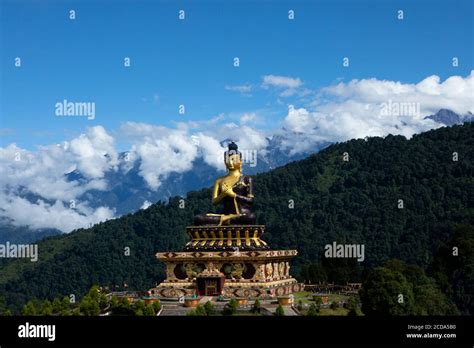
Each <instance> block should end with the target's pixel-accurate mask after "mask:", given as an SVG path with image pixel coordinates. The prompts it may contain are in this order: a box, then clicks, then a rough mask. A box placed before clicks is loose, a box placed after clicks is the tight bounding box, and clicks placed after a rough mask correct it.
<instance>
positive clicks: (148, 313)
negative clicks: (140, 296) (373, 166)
mask: <svg viewBox="0 0 474 348" xmlns="http://www.w3.org/2000/svg"><path fill="white" fill-rule="evenodd" d="M143 315H146V316H148V317H154V316H155V315H156V313H155V310H154V309H153V306H152V305H151V304H150V305H148V306H146V307H145V311H144V312H143Z"/></svg>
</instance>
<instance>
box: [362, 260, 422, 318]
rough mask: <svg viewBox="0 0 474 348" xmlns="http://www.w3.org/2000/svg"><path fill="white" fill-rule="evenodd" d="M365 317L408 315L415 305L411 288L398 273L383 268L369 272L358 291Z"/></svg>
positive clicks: (412, 311) (411, 312)
mask: <svg viewBox="0 0 474 348" xmlns="http://www.w3.org/2000/svg"><path fill="white" fill-rule="evenodd" d="M359 295H360V299H361V301H362V311H363V312H364V313H365V314H366V315H385V316H387V315H410V314H413V313H414V308H415V303H414V296H413V290H412V286H411V284H410V283H408V281H407V280H406V278H405V277H404V276H403V275H402V274H401V273H399V272H397V271H393V270H391V269H388V268H384V267H377V268H374V269H372V270H371V271H369V274H368V276H367V279H366V280H365V282H363V284H362V289H361V290H360V291H359Z"/></svg>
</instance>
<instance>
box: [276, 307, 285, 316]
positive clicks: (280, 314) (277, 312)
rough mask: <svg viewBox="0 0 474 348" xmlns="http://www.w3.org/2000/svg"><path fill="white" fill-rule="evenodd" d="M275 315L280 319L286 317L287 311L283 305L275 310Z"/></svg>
mask: <svg viewBox="0 0 474 348" xmlns="http://www.w3.org/2000/svg"><path fill="white" fill-rule="evenodd" d="M275 315H276V316H278V317H282V316H284V315H285V310H284V309H283V307H282V305H278V307H277V308H276V310H275Z"/></svg>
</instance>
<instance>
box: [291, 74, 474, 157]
mask: <svg viewBox="0 0 474 348" xmlns="http://www.w3.org/2000/svg"><path fill="white" fill-rule="evenodd" d="M473 83H474V72H471V74H470V75H469V76H467V77H465V78H463V77H459V76H452V77H450V78H448V79H446V80H445V81H444V82H440V78H439V77H438V76H430V77H427V78H426V79H424V80H422V81H421V82H419V83H417V84H404V83H401V82H397V81H386V80H377V79H364V80H352V81H350V82H348V83H343V82H341V83H339V84H337V85H335V86H330V87H326V88H323V89H322V90H321V91H320V93H319V95H318V98H317V99H316V100H315V101H314V102H313V103H312V104H311V106H312V109H313V110H308V109H307V108H293V107H292V106H290V107H289V110H288V114H287V116H286V117H285V119H284V127H285V128H286V129H287V130H288V131H290V132H293V133H295V134H299V136H296V135H295V136H293V139H294V142H293V143H292V144H289V147H291V148H292V151H298V150H304V149H306V148H308V147H311V146H312V145H314V144H315V143H317V142H321V141H332V142H333V141H345V140H348V139H352V138H363V137H366V136H385V135H387V134H401V135H404V136H406V137H408V138H409V137H411V136H412V135H413V134H414V133H419V132H423V131H427V130H429V129H433V128H437V127H440V126H441V125H440V124H438V123H436V122H434V121H432V120H430V119H424V117H425V116H427V115H431V114H433V113H436V112H437V111H439V110H440V109H442V108H447V109H451V110H453V111H454V112H457V113H459V114H461V115H464V114H467V113H468V112H473V111H474V107H473V105H474V104H473V100H474V99H473V95H474V88H473ZM302 137H304V138H305V139H306V140H305V142H304V143H303V142H302V141H301V140H302ZM289 138H291V137H289Z"/></svg>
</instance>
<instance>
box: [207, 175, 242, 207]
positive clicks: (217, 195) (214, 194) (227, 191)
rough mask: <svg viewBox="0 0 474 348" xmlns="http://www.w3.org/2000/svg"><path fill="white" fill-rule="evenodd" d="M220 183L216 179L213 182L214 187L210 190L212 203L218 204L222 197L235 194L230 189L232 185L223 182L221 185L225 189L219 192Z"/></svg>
mask: <svg viewBox="0 0 474 348" xmlns="http://www.w3.org/2000/svg"><path fill="white" fill-rule="evenodd" d="M220 184H221V182H220V180H216V181H215V182H214V189H213V190H212V204H214V205H216V204H219V203H220V201H222V199H223V198H224V197H226V196H230V197H235V196H236V194H235V193H234V191H233V190H232V187H227V185H225V184H222V186H224V187H226V188H227V189H225V190H221V192H219V188H220Z"/></svg>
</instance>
